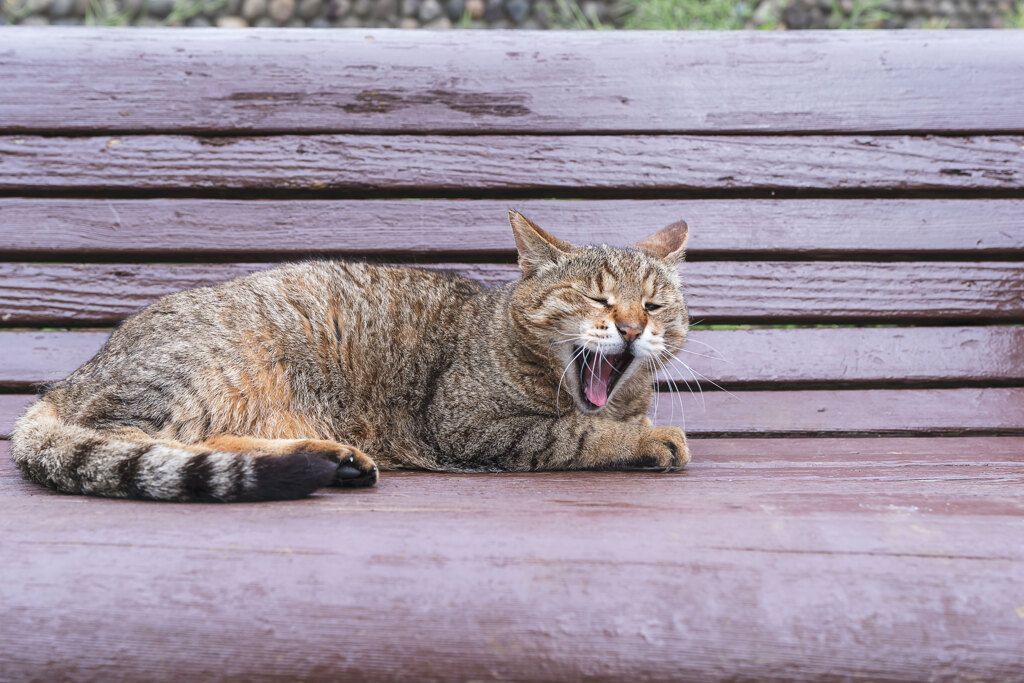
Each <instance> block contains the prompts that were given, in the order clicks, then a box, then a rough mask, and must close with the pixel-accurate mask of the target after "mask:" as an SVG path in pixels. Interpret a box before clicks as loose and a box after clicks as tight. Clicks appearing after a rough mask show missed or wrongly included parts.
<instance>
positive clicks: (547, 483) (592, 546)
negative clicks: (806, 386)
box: [0, 438, 1024, 680]
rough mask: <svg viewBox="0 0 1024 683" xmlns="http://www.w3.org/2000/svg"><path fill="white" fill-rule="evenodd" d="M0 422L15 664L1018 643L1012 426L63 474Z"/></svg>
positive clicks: (376, 668)
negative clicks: (378, 469)
mask: <svg viewBox="0 0 1024 683" xmlns="http://www.w3.org/2000/svg"><path fill="white" fill-rule="evenodd" d="M5 449H6V445H5V444H2V445H0V512H2V519H3V520H4V526H5V533H4V534H3V535H2V538H0V548H2V555H3V557H4V558H5V560H4V564H3V579H4V580H3V583H2V585H3V589H2V593H3V602H2V604H3V608H2V610H3V617H4V618H3V619H2V620H0V636H2V637H0V654H2V657H3V661H4V672H5V675H7V676H11V677H14V678H21V677H40V678H55V677H63V676H70V677H83V678H109V677H129V678H131V677H141V678H149V679H152V678H163V677H171V676H174V677H181V676H186V677H197V678H210V677H217V678H222V677H227V678H232V677H234V678H245V677H261V678H264V677H270V676H281V677H288V678H347V679H361V678H373V679H375V680H398V679H409V678H415V679H417V680H440V679H444V680H451V679H453V678H455V679H489V678H493V677H498V678H506V679H507V678H513V679H539V678H543V679H548V680H579V679H581V678H585V677H593V678H596V679H600V680H624V679H629V680H680V679H685V680H718V679H724V678H729V679H735V678H736V677H745V678H756V679H758V680H783V679H785V680H824V679H835V678H837V677H853V678H859V677H862V678H870V679H901V680H902V679H913V680H919V679H921V678H923V677H930V676H935V677H939V678H957V677H966V675H968V674H969V675H971V676H978V677H980V678H982V679H985V680H1009V679H1013V678H1015V677H1016V675H1017V674H1018V673H1019V671H1020V670H1021V668H1022V667H1024V653H1022V651H1021V649H1020V637H1021V629H1022V628H1024V626H1022V625H1021V618H1020V616H1019V609H1020V607H1021V605H1022V604H1024V603H1022V599H1021V595H1022V591H1024V578H1022V577H1024V554H1022V550H1021V549H1022V548H1024V524H1022V523H1021V519H1022V516H1024V505H1022V503H1021V497H1020V495H1019V492H1020V485H1021V481H1022V478H1024V461H1022V460H1021V455H1020V454H1021V453H1022V452H1024V441H1022V439H1019V438H1004V439H862V440H845V439H844V440H822V439H812V440H796V441H793V440H774V441H771V442H765V441H760V440H741V441H728V440H727V441H696V442H694V444H693V450H694V462H693V463H692V464H691V466H690V467H689V468H688V469H687V470H686V471H685V472H684V473H680V474H677V475H656V474H642V473H577V474H562V473H548V474H536V475H509V476H494V475H463V476H447V475H436V474H400V473H391V474H389V475H386V476H385V477H384V478H382V480H381V483H380V485H379V487H378V488H377V489H376V490H367V491H339V490H326V491H324V492H323V493H321V494H319V495H317V496H314V497H312V498H310V499H306V500H302V501H294V502H287V503H270V504H252V505H220V506H217V505H213V506H211V505H206V506H204V505H193V506H189V505H175V504H144V503H136V502H125V501H112V500H99V499H87V498H81V497H74V496H61V495H57V494H51V493H49V492H46V491H43V490H41V489H38V488H37V487H34V486H32V485H31V484H28V483H27V482H24V481H22V480H21V478H20V477H19V475H18V474H17V472H16V471H15V470H14V469H13V467H12V465H11V464H10V462H9V460H8V459H7V458H6V456H5V455H4V454H3V452H4V451H5Z"/></svg>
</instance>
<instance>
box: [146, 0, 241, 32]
mask: <svg viewBox="0 0 1024 683" xmlns="http://www.w3.org/2000/svg"><path fill="white" fill-rule="evenodd" d="M225 2H227V0H177V2H175V3H174V7H172V8H171V12H170V14H168V15H167V18H166V19H164V20H163V21H162V22H161V24H163V25H164V26H167V25H169V24H175V23H178V24H183V23H185V22H186V21H188V20H189V19H192V18H194V17H196V16H198V15H200V14H202V13H203V12H215V11H216V10H218V9H220V8H221V7H222V6H223V5H224V3H225Z"/></svg>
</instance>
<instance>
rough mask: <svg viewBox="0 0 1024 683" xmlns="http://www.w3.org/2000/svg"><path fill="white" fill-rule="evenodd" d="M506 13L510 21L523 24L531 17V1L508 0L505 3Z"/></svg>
mask: <svg viewBox="0 0 1024 683" xmlns="http://www.w3.org/2000/svg"><path fill="white" fill-rule="evenodd" d="M505 12H506V13H507V14H508V18H509V19H511V20H512V21H514V22H515V23H517V24H521V23H523V21H524V20H525V19H526V17H528V16H529V15H530V0H508V2H506V3H505Z"/></svg>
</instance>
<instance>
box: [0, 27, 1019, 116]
mask: <svg viewBox="0 0 1024 683" xmlns="http://www.w3.org/2000/svg"><path fill="white" fill-rule="evenodd" d="M115 34H116V38H115ZM1019 40H1020V38H1019V36H1018V35H1017V34H1014V33H1012V32H1006V31H970V32H966V31H965V32H954V31H948V32H944V33H941V34H937V33H934V32H928V31H924V32H900V33H898V34H897V33H893V34H886V33H881V32H872V33H870V34H851V33H839V32H827V33H826V32H818V33H806V32H805V33H801V34H785V33H774V32H763V33H758V34H750V33H743V34H730V33H711V32H664V33H653V32H644V33H636V34H631V33H628V32H583V31H580V32H573V33H546V32H537V33H524V32H516V33H510V34H507V35H500V34H494V33H488V34H487V36H486V38H482V37H481V36H479V35H474V34H470V33H464V32H452V33H444V32H418V33H410V32H407V31H386V30H367V29H355V30H351V31H344V30H334V31H330V32H317V31H303V30H301V29H300V30H298V31H292V30H289V29H284V30H278V29H274V30H259V29H256V30H252V31H245V32H239V33H233V34H225V33H223V32H221V33H214V32H202V31H190V32H175V33H161V32H160V31H159V30H148V29H140V30H138V31H133V32H132V33H131V34H124V33H122V32H117V31H116V29H100V28H91V29H79V28H78V27H76V28H73V29H68V28H61V27H52V28H48V29H47V30H45V31H28V32H26V31H24V30H23V29H18V28H4V29H0V45H2V46H3V50H2V52H0V92H4V93H5V97H4V98H3V100H2V101H0V126H2V127H3V129H6V130H16V131H48V132H51V131H74V132H92V131H95V130H106V131H155V132H163V131H172V130H186V131H204V132H205V131H208V132H228V131H238V130H248V131H265V132H282V131H295V132H305V133H314V132H344V131H360V132H371V131H380V132H396V133H397V132H405V133H408V132H428V131H429V132H441V131H443V132H463V131H476V132H515V131H519V132H552V133H577V132H630V131H645V132H698V131H699V132H723V131H744V132H815V131H842V132H861V131H890V132H892V131H896V132H904V131H907V132H909V131H914V132H930V131H942V132H956V131H992V130H996V131H1008V130H1016V131H1024V115H1022V114H1021V112H1022V111H1024V94H1022V93H1024V76H1022V73H1024V57H1022V56H1021V52H1020V49H1019V48H1020V43H1019ZM84 83H88V84H89V85H88V87H81V86H82V84H84ZM126 83H130V84H131V85H130V87H126V85H125V84H126Z"/></svg>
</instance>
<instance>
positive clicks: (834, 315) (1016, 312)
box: [0, 261, 1024, 326]
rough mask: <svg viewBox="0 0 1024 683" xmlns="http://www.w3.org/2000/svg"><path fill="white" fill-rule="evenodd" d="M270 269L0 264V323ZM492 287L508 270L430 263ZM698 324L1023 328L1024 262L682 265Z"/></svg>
mask: <svg viewBox="0 0 1024 683" xmlns="http://www.w3.org/2000/svg"><path fill="white" fill-rule="evenodd" d="M273 265H274V264H271V263H190V264H169V263H152V264H134V263H90V264H73V263H56V264H53V263H0V323H2V324H4V325H7V326H15V325H63V324H69V323H70V324H76V325H107V324H111V323H114V322H117V321H119V320H121V319H123V318H124V317H125V316H127V315H130V314H132V313H134V312H135V311H137V310H139V309H141V308H142V307H143V306H145V305H146V304H148V303H150V302H152V301H154V300H155V299H157V298H158V297H159V296H162V295H164V294H166V293H169V292H174V291H179V290H183V289H188V288H190V287H197V286H202V285H210V284H215V283H218V282H221V281H223V280H227V279H230V278H232V277H236V276H238V275H243V274H246V273H249V272H253V271H256V270H261V269H267V268H270V267H272V266H273ZM432 267H438V268H444V269H448V270H452V271H454V272H458V273H461V274H463V275H466V276H468V277H472V278H474V279H477V280H480V281H482V282H484V283H486V284H490V285H493V284H499V283H501V282H507V281H509V280H511V279H514V278H516V277H518V274H519V269H518V267H517V266H514V265H511V264H487V263H463V264H435V265H434V266H432ZM682 272H683V279H684V281H685V285H684V290H685V291H686V292H687V300H688V301H689V304H690V312H691V315H692V316H693V317H694V318H695V319H696V320H700V321H705V322H719V321H721V322H825V323H827V322H844V321H845V322H849V321H870V322H876V323H887V322H900V321H917V322H921V321H947V322H952V321H961V320H973V321H979V322H984V321H993V320H999V321H1006V322H1020V321H1024V264H1022V263H1016V262H988V263H984V262H982V263H959V262H920V263H904V262H895V263H872V262H800V261H793V262H755V261H697V262H694V263H689V264H684V266H683V270H682Z"/></svg>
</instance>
